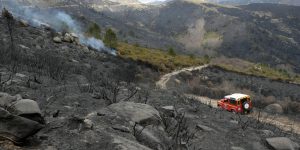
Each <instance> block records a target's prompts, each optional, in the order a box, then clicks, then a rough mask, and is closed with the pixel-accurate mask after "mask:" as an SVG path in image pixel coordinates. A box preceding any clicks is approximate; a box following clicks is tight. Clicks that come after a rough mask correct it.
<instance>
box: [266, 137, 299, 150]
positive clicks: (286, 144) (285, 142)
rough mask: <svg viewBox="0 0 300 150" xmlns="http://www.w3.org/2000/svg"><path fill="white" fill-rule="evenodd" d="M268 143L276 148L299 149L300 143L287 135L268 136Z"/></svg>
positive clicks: (281, 149) (280, 149) (282, 149)
mask: <svg viewBox="0 0 300 150" xmlns="http://www.w3.org/2000/svg"><path fill="white" fill-rule="evenodd" d="M266 141H267V143H268V144H269V145H270V146H271V147H272V148H273V149H275V150H298V149H299V148H300V146H299V144H297V143H295V142H293V141H291V140H290V139H289V138H286V137H273V138H267V139H266Z"/></svg>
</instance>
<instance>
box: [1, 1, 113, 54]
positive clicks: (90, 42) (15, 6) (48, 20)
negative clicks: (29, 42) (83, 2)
mask: <svg viewBox="0 0 300 150" xmlns="http://www.w3.org/2000/svg"><path fill="white" fill-rule="evenodd" d="M0 5H2V6H1V7H3V4H0ZM5 7H6V8H7V9H8V10H9V11H11V12H12V14H13V15H14V16H15V17H17V18H20V19H23V20H26V21H28V22H29V23H30V24H31V25H32V26H35V27H40V26H50V27H51V28H52V29H54V30H55V31H57V32H61V31H67V32H72V33H75V34H77V35H78V37H79V41H80V43H81V44H83V45H86V46H89V47H92V48H94V49H97V50H99V51H106V52H109V53H111V54H114V55H115V51H114V50H112V49H110V48H107V47H105V46H104V44H103V42H102V41H101V40H98V39H96V38H94V37H86V36H85V34H84V32H83V30H82V27H81V25H80V23H79V22H77V21H76V20H74V19H73V18H72V17H71V16H70V15H68V14H66V13H65V12H63V11H60V10H54V9H43V10H41V9H39V8H37V7H34V6H24V5H22V3H19V2H18V1H17V0H9V1H6V3H5Z"/></svg>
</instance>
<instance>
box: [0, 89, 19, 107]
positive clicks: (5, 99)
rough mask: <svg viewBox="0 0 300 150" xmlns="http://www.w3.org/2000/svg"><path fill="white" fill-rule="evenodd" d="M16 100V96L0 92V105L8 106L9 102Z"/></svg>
mask: <svg viewBox="0 0 300 150" xmlns="http://www.w3.org/2000/svg"><path fill="white" fill-rule="evenodd" d="M16 100H17V97H16V96H11V95H9V94H7V93H2V92H0V107H9V106H10V105H11V103H13V102H15V101H16Z"/></svg>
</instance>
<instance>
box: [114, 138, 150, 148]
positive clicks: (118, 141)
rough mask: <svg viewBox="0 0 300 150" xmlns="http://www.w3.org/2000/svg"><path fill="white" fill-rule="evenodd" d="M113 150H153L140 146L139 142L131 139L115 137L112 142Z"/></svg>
mask: <svg viewBox="0 0 300 150" xmlns="http://www.w3.org/2000/svg"><path fill="white" fill-rule="evenodd" d="M112 144H113V145H114V146H113V149H117V150H151V149H150V148H149V147H146V146H144V145H141V144H139V143H138V142H135V141H131V140H129V139H126V138H123V137H120V136H113V140H112Z"/></svg>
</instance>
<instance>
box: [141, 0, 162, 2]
mask: <svg viewBox="0 0 300 150" xmlns="http://www.w3.org/2000/svg"><path fill="white" fill-rule="evenodd" d="M139 1H140V2H142V3H150V2H157V1H165V0H139Z"/></svg>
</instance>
